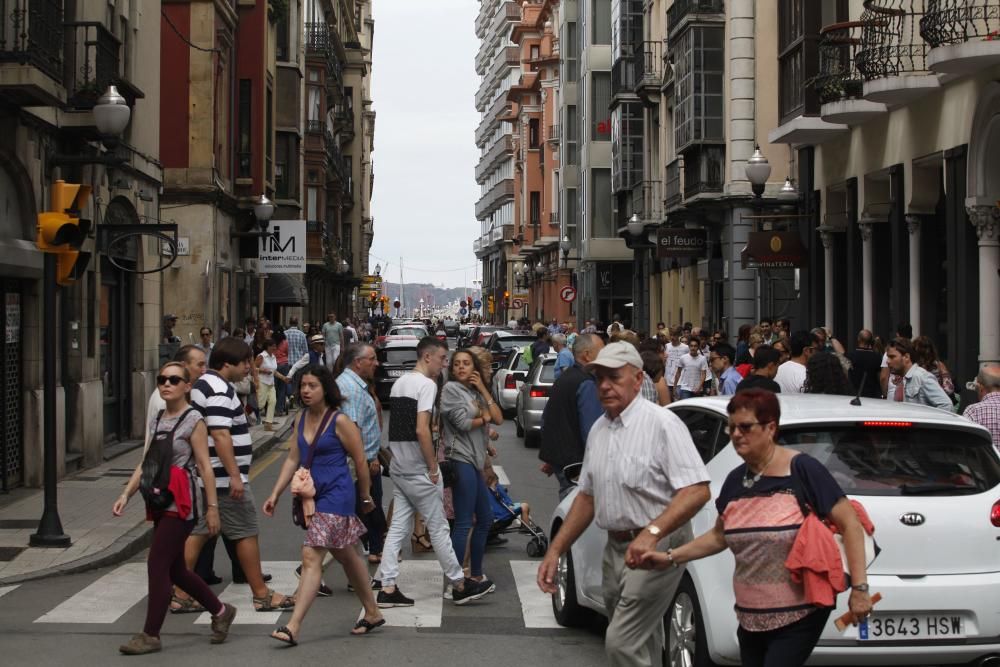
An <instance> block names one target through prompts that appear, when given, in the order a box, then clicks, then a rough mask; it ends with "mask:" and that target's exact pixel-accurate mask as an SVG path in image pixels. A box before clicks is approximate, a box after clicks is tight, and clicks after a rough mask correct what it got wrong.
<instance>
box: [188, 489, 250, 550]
mask: <svg viewBox="0 0 1000 667" xmlns="http://www.w3.org/2000/svg"><path fill="white" fill-rule="evenodd" d="M216 495H217V497H218V499H219V523H220V525H221V529H220V531H219V532H220V533H222V535H223V537H226V538H227V539H229V540H231V541H234V542H235V541H236V540H242V539H243V538H245V537H256V536H257V534H258V533H260V528H259V527H258V525H257V505H256V501H254V498H253V492H251V491H250V485H249V484H246V483H245V484H243V498H242V499H241V500H233V499H232V498H230V497H229V489H228V488H222V489H217V490H216ZM204 497H205V496H204V491H203V492H202V499H204ZM201 507H206V508H207V507H208V501H205V502H203V503H202V504H201ZM191 534H192V535H208V526H207V525H206V523H205V513H204V512H202V513H201V516H199V517H198V525H196V526H195V527H194V530H193V531H191Z"/></svg>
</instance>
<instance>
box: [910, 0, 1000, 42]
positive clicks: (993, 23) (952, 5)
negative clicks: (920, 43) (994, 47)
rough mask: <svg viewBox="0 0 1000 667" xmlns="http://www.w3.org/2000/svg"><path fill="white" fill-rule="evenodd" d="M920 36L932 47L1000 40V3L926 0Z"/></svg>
mask: <svg viewBox="0 0 1000 667" xmlns="http://www.w3.org/2000/svg"><path fill="white" fill-rule="evenodd" d="M920 34H921V36H922V37H923V38H924V40H925V41H926V42H927V43H928V44H929V45H930V46H931V47H932V48H933V47H938V46H945V45H947V44H962V43H965V42H971V41H978V40H982V41H994V40H1000V0H926V7H925V9H924V15H923V17H922V18H921V19H920Z"/></svg>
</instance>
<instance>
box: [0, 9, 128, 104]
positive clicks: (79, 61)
mask: <svg viewBox="0 0 1000 667" xmlns="http://www.w3.org/2000/svg"><path fill="white" fill-rule="evenodd" d="M0 4H2V3H0ZM63 26H64V29H65V30H66V31H67V32H70V33H71V34H72V36H73V37H72V41H71V44H72V47H71V48H70V49H69V50H67V51H66V71H67V72H71V73H72V74H71V77H72V78H71V79H70V80H69V82H68V86H67V93H68V94H69V98H68V100H67V101H68V102H69V104H70V106H73V107H75V108H77V109H92V108H93V107H94V105H95V104H97V100H98V98H100V96H101V95H103V94H104V91H105V90H107V88H108V86H111V85H114V86H117V87H118V92H120V93H121V94H122V96H123V97H124V98H125V101H126V102H128V105H129V106H133V105H134V104H135V101H136V99H139V98H142V97H143V93H142V91H141V90H139V89H138V88H136V87H135V86H134V85H132V83H131V82H130V81H129V80H128V79H126V78H125V77H124V76H123V75H122V66H121V57H120V55H121V42H120V41H118V38H117V37H115V36H114V35H112V34H111V32H110V31H109V30H108V29H107V28H105V27H104V24H103V23H99V22H96V21H81V22H75V23H65V24H63Z"/></svg>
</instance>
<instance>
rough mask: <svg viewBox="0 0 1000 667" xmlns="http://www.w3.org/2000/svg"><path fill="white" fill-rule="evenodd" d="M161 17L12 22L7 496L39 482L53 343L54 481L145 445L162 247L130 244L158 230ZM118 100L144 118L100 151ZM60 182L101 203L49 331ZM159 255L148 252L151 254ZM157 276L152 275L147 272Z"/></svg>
mask: <svg viewBox="0 0 1000 667" xmlns="http://www.w3.org/2000/svg"><path fill="white" fill-rule="evenodd" d="M160 32H161V27H160V15H159V6H158V5H157V6H156V7H148V6H146V4H145V3H139V2H126V1H124V0H113V1H110V2H109V1H108V0H78V1H77V2H75V3H63V2H62V1H61V0H16V1H12V2H7V3H5V4H4V5H3V11H2V12H0V293H2V299H3V300H2V302H0V303H2V306H0V307H2V308H3V309H4V318H3V319H4V321H5V322H6V325H5V336H4V344H3V345H2V346H0V464H2V465H0V488H3V489H7V488H8V487H10V486H18V485H21V484H25V485H32V486H37V485H40V484H41V481H42V471H43V463H42V442H43V419H42V402H43V400H44V398H45V397H44V392H43V384H42V350H41V346H42V341H43V339H44V338H45V337H46V336H56V337H57V349H58V350H59V353H58V359H57V363H58V375H57V387H56V389H55V392H56V396H55V401H56V405H57V419H56V423H55V424H52V425H51V426H54V427H55V428H56V431H57V434H56V441H57V447H56V451H57V468H58V474H59V475H60V476H62V475H63V474H65V472H67V471H72V470H76V469H79V468H82V467H90V466H93V465H97V464H98V463H100V462H101V461H102V460H103V455H104V452H105V450H106V448H108V447H110V446H113V445H115V444H117V443H118V442H121V441H124V440H128V439H131V438H135V437H139V436H141V435H142V434H143V433H144V431H145V423H144V418H143V410H142V407H141V406H144V405H145V403H146V399H147V398H148V396H149V393H150V392H151V391H152V389H153V386H154V381H153V378H154V376H155V375H156V371H157V369H158V361H159V360H158V349H157V344H158V342H159V337H160V315H161V307H160V303H161V293H162V286H161V274H160V273H157V272H155V271H156V269H157V267H158V265H159V262H160V253H159V247H160V246H159V244H158V243H156V242H152V240H151V239H149V238H148V237H142V236H136V235H131V236H124V235H123V234H122V232H121V230H122V229H123V227H124V226H125V225H139V224H143V225H147V227H146V228H145V229H155V226H156V225H157V224H158V223H159V219H160V217H161V212H160V196H159V189H160V186H161V184H162V182H163V172H162V169H161V167H160V163H159V130H158V126H159V122H160V99H159V98H160V90H159V88H160V86H159V79H160V52H159V43H160ZM110 85H114V86H116V87H117V89H118V91H119V93H120V94H121V95H122V96H123V97H124V98H125V102H126V103H127V105H128V106H129V108H130V110H131V118H130V122H129V123H128V125H127V127H126V128H125V130H124V133H123V134H122V135H121V136H119V137H117V140H114V138H111V137H107V136H101V135H100V133H99V132H98V129H97V127H96V124H95V117H94V113H93V108H94V106H95V104H96V103H98V102H99V98H100V97H101V95H102V94H103V93H104V92H105V91H106V90H107V89H108V86H110ZM57 179H62V180H64V181H66V182H69V183H79V184H84V185H87V186H89V187H90V188H92V195H91V196H90V197H89V198H88V199H87V200H86V202H85V205H84V208H83V210H82V211H81V212H80V217H81V218H84V219H89V220H90V221H92V223H93V225H94V230H93V231H92V232H91V234H90V235H89V237H88V238H87V240H86V241H85V243H84V245H83V247H82V251H83V252H87V253H90V258H89V262H87V264H86V270H85V271H84V272H83V273H82V275H80V277H79V279H78V280H76V281H75V282H73V283H72V284H71V285H68V286H65V287H62V288H61V289H59V290H58V304H57V306H58V308H57V313H58V314H57V321H44V320H43V316H42V265H43V259H42V253H41V252H39V251H38V250H37V247H36V245H35V241H36V235H37V231H36V224H37V215H38V214H39V213H40V212H43V211H46V210H49V209H50V203H49V202H50V193H51V186H52V184H53V183H54V182H55V181H56V180H57ZM147 240H149V241H150V242H149V243H147V242H143V241H147ZM147 271H153V272H152V273H145V272H147Z"/></svg>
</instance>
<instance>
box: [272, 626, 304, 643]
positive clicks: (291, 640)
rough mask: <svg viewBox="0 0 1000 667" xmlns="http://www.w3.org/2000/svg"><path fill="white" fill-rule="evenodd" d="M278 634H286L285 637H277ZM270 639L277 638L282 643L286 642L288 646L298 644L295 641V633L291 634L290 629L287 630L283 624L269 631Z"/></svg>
mask: <svg viewBox="0 0 1000 667" xmlns="http://www.w3.org/2000/svg"><path fill="white" fill-rule="evenodd" d="M279 634H283V635H287V638H285V637H279V636H278V635H279ZM271 639H277V640H278V641H279V642H281V643H282V644H288V645H289V646H298V645H299V643H298V642H297V641H295V635H293V634H292V631H291V630H289V629H288V628H287V627H285V626H284V625H283V626H281V627H280V628H278V629H276V630H275V631H274V632H272V633H271Z"/></svg>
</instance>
